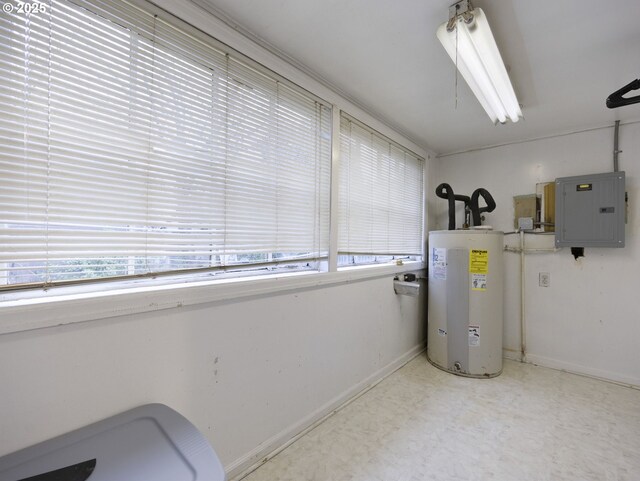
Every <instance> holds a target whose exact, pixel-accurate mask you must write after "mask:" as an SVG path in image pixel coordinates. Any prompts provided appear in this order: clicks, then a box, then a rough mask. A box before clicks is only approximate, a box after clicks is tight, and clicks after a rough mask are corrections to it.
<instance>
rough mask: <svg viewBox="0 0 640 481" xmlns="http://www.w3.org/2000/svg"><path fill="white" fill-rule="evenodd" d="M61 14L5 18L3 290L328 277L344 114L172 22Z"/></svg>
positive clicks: (69, 5) (1, 31)
mask: <svg viewBox="0 0 640 481" xmlns="http://www.w3.org/2000/svg"><path fill="white" fill-rule="evenodd" d="M46 6H47V9H46V11H45V12H40V11H38V12H33V13H31V14H30V15H18V14H12V15H7V14H3V15H2V16H0V109H1V110H2V112H3V114H2V116H1V117H0V243H1V244H2V248H1V249H0V284H3V285H4V287H9V288H15V287H18V286H38V285H40V286H46V285H49V284H56V283H65V282H69V281H77V280H89V279H96V278H113V277H122V276H147V275H156V274H159V273H167V272H182V271H189V272H191V271H193V270H207V271H208V270H210V271H212V272H217V271H221V270H223V269H240V268H252V269H258V268H261V269H269V268H271V267H272V266H276V265H278V266H289V267H293V268H296V269H314V268H315V269H317V266H318V263H319V260H320V259H323V258H326V257H327V253H328V243H329V182H330V165H331V159H330V154H331V138H330V132H331V111H330V108H328V107H327V106H325V105H324V104H323V103H322V102H321V101H319V100H318V99H316V98H314V97H313V96H311V95H310V94H308V93H306V92H304V91H302V90H301V89H299V88H296V87H295V86H292V85H290V84H289V83H288V82H286V81H285V80H283V79H281V78H278V77H277V76H276V75H275V74H272V73H270V72H268V71H266V70H265V69H264V68H260V67H257V66H255V65H253V64H252V63H251V61H249V60H247V59H244V58H243V57H242V56H241V55H239V54H236V53H234V52H227V51H225V50H222V47H220V46H219V45H218V44H217V43H215V41H214V40H213V39H211V38H210V37H207V36H206V35H204V34H202V33H201V32H198V31H196V30H195V29H191V28H188V27H186V26H184V25H182V24H181V23H180V22H179V21H178V20H175V19H171V18H169V17H168V16H167V15H162V17H167V18H168V20H167V19H166V18H160V17H158V16H156V15H154V14H152V13H149V12H147V11H146V8H145V9H144V10H143V9H140V8H139V7H137V6H135V5H132V4H129V3H127V2H125V1H117V2H113V1H100V0H87V1H82V0H74V1H73V2H70V1H59V0H52V1H51V2H50V3H47V4H46ZM0 287H2V286H0Z"/></svg>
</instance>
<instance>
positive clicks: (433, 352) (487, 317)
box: [427, 229, 504, 377]
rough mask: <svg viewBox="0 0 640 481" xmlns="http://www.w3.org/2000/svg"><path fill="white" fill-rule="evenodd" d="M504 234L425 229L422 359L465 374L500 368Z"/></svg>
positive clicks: (480, 374)
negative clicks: (425, 325)
mask: <svg viewBox="0 0 640 481" xmlns="http://www.w3.org/2000/svg"><path fill="white" fill-rule="evenodd" d="M503 239H504V233H503V232H498V231H492V230H487V229H482V230H480V229H478V230H446V231H433V232H430V233H429V288H428V296H429V303H428V321H427V322H428V329H427V330H428V338H427V358H428V359H429V361H430V362H431V363H432V364H433V365H435V366H436V367H439V368H440V369H443V370H445V371H449V372H452V373H454V374H459V375H462V376H469V377H494V376H497V375H498V374H500V373H501V372H502V324H503V317H502V316H503V314H502V310H503V309H502V308H503V255H504V251H503V246H504V243H503Z"/></svg>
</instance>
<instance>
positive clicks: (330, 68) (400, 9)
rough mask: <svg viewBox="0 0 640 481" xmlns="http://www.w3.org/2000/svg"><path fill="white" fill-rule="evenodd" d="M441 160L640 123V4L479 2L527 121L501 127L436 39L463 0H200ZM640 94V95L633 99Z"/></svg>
mask: <svg viewBox="0 0 640 481" xmlns="http://www.w3.org/2000/svg"><path fill="white" fill-rule="evenodd" d="M196 1H197V2H198V3H200V4H205V3H206V4H208V6H209V7H210V9H211V10H213V11H215V12H217V13H218V14H221V15H223V16H225V17H226V18H227V20H228V21H229V20H231V21H233V22H235V23H237V24H238V26H240V28H241V29H243V30H246V31H248V32H250V33H251V34H253V35H254V36H256V37H258V38H259V39H261V40H262V41H263V42H264V43H266V44H269V45H270V46H271V47H273V48H275V49H276V50H278V51H280V52H281V53H283V54H285V55H286V56H288V57H290V58H292V59H294V60H295V61H296V62H297V63H298V64H300V65H302V66H304V67H305V68H306V69H307V70H308V71H311V72H313V73H314V74H315V76H317V77H319V78H322V79H324V81H325V83H328V84H329V85H331V86H333V87H334V88H336V89H337V90H339V91H340V92H342V93H343V94H344V95H346V96H347V97H348V98H349V99H351V100H353V101H355V102H356V103H357V104H358V105H359V106H361V107H363V108H364V109H365V110H368V111H369V112H370V113H373V114H375V115H377V116H378V117H380V118H381V119H382V120H384V121H385V122H386V123H387V124H389V125H390V126H392V127H394V128H395V129H396V130H398V131H400V132H401V133H403V134H404V135H405V136H407V137H409V138H410V139H411V140H413V141H414V142H416V143H417V144H419V145H422V146H424V147H426V148H429V149H431V150H433V151H435V152H437V153H440V154H444V153H450V152H455V151H461V150H467V149H473V148H478V147H482V146H487V145H495V144H501V143H507V142H513V141H519V140H526V139H532V138H537V137H543V136H548V135H554V134H558V133H565V132H570V131H576V130H582V129H588V128H592V127H600V126H603V125H608V124H612V123H613V122H614V120H622V121H631V120H638V119H640V104H635V105H631V106H626V107H621V108H618V109H615V110H610V109H608V108H607V107H606V106H605V99H606V97H607V96H608V95H609V94H610V93H612V92H613V91H615V90H617V89H618V88H620V87H622V86H623V85H626V84H627V83H629V82H631V81H632V80H634V79H636V78H640V25H639V24H638V20H639V19H640V0H537V1H532V0H476V1H475V2H473V3H474V6H476V7H481V8H482V9H483V10H484V11H485V13H486V15H487V17H488V19H489V22H490V24H491V27H492V30H493V33H494V36H495V37H496V42H497V43H498V47H499V48H500V51H501V53H502V56H503V59H504V61H505V63H506V64H507V67H508V68H509V69H510V75H511V79H512V83H513V85H514V89H515V91H516V94H517V95H518V98H519V100H520V103H521V104H522V106H523V107H522V110H523V114H524V117H525V118H524V120H522V121H520V122H518V123H516V124H510V123H509V124H505V125H497V126H494V125H493V124H492V123H491V121H490V120H489V117H488V116H487V115H486V114H485V113H484V111H483V110H482V107H481V106H480V104H479V103H478V102H477V100H476V99H475V97H474V96H473V94H472V93H471V91H470V90H469V88H468V87H467V85H466V84H465V83H464V80H462V78H460V79H459V82H458V103H457V108H456V107H455V68H454V65H453V63H452V62H451V60H450V59H449V57H448V56H447V54H446V52H445V51H444V49H443V48H442V46H441V45H440V43H439V41H438V40H437V38H436V35H435V32H436V29H437V27H438V25H440V24H441V23H443V22H444V21H445V20H446V19H447V15H448V13H447V12H448V6H449V5H450V4H451V3H453V1H454V0H420V1H418V0H196ZM636 94H640V90H637V91H635V92H631V93H630V94H628V95H627V96H633V95H636Z"/></svg>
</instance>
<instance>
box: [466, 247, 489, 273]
mask: <svg viewBox="0 0 640 481" xmlns="http://www.w3.org/2000/svg"><path fill="white" fill-rule="evenodd" d="M488 272H489V251H487V250H478V249H471V250H470V251H469V273H470V274H487V273H488Z"/></svg>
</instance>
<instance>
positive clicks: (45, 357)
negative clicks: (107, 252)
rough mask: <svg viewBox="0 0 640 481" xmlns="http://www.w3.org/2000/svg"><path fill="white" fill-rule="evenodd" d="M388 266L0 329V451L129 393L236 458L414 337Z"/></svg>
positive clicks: (401, 357)
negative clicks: (170, 305)
mask: <svg viewBox="0 0 640 481" xmlns="http://www.w3.org/2000/svg"><path fill="white" fill-rule="evenodd" d="M423 297H424V296H422V297H418V298H412V297H406V296H397V295H396V294H395V293H394V292H393V282H392V276H385V277H381V278H374V279H369V280H363V281H358V282H353V283H347V284H340V285H334V286H329V287H323V288H314V289H307V290H301V291H297V292H293V293H291V292H289V293H286V294H282V295H271V296H264V297H260V298H254V299H250V300H243V301H240V302H227V303H217V304H201V305H199V306H191V307H183V308H174V309H167V310H163V311H157V312H149V313H145V314H136V315H127V316H121V317H115V318H110V319H103V320H99V321H90V322H85V323H80V324H73V325H67V326H62V327H52V328H46V329H39V330H35V331H28V332H20V333H13V334H5V335H2V336H0V386H1V388H0V413H1V415H0V456H1V455H3V454H6V453H8V452H12V451H14V450H16V449H19V448H22V447H25V446H28V445H31V444H34V443H36V442H39V441H42V440H44V439H48V438H50V437H52V436H55V435H58V434H62V433H64V432H66V431H69V430H72V429H74V428H77V427H81V426H83V425H86V424H88V423H91V422H93V421H97V420H99V419H102V418H105V417H107V416H110V415H113V414H116V413H118V412H121V411H124V410H127V409H130V408H133V407H135V406H138V405H141V404H145V403H150V402H160V403H165V404H167V405H169V406H171V407H173V408H174V409H176V410H178V411H179V412H181V413H182V414H183V415H185V416H186V417H187V418H188V419H190V420H191V421H192V422H193V423H194V424H195V425H196V426H197V427H198V428H199V429H200V430H201V431H202V432H203V433H204V434H205V435H206V437H207V438H208V439H209V441H210V442H211V443H212V445H213V446H214V447H215V449H216V451H217V452H218V454H219V456H220V457H221V460H222V462H223V464H224V465H225V468H226V469H228V470H229V469H231V470H235V471H236V472H237V471H238V470H239V469H243V468H246V467H247V465H249V464H251V462H252V461H256V460H257V459H259V458H260V457H261V456H264V455H266V454H267V453H268V452H270V451H271V450H273V449H274V448H276V447H277V446H279V445H280V444H282V443H283V442H285V441H286V440H288V439H289V438H290V437H292V436H293V435H295V434H297V433H298V432H299V431H300V430H302V429H303V428H304V427H306V426H307V425H308V424H310V423H312V422H313V421H314V420H316V419H318V418H319V417H321V416H322V415H324V414H326V413H327V412H329V411H330V410H331V409H333V408H335V407H336V406H337V405H339V404H340V403H342V402H344V401H345V400H346V399H348V398H349V397H351V396H353V395H354V394H355V393H357V392H358V391H360V390H361V389H363V388H364V387H366V386H367V385H368V384H369V383H370V382H373V381H374V380H376V379H378V378H379V377H380V376H382V375H384V374H386V373H387V372H389V371H390V370H392V369H394V368H396V367H398V366H399V365H400V364H401V363H402V362H403V361H406V360H408V359H409V358H410V357H411V356H412V355H413V354H415V353H417V352H419V351H420V350H421V349H422V346H423V339H424V336H425V321H424V318H423V314H422V312H423V309H422V304H423V303H424V299H423Z"/></svg>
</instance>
